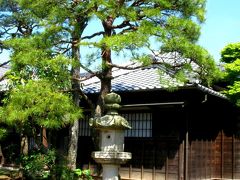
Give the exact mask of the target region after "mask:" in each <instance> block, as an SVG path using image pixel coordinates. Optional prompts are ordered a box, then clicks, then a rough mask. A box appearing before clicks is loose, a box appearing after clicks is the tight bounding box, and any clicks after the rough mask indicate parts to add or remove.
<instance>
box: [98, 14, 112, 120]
mask: <svg viewBox="0 0 240 180" xmlns="http://www.w3.org/2000/svg"><path fill="white" fill-rule="evenodd" d="M113 21H114V19H113V18H112V17H111V16H108V17H107V19H106V20H105V21H103V22H102V25H103V27H104V31H105V33H104V36H111V35H112V25H113ZM111 63H112V59H111V49H110V48H109V47H105V46H103V47H102V76H101V89H100V95H99V98H98V102H97V106H96V110H95V113H96V116H98V117H100V116H101V115H102V114H103V113H104V106H103V105H104V96H105V95H106V94H108V93H110V91H111V80H112V68H111V67H110V66H109V64H111Z"/></svg>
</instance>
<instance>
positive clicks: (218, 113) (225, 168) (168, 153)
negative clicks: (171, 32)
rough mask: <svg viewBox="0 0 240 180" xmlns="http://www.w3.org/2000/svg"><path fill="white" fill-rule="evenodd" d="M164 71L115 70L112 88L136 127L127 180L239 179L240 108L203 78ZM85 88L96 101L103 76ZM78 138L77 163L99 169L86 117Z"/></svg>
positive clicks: (128, 137) (130, 138)
mask: <svg viewBox="0 0 240 180" xmlns="http://www.w3.org/2000/svg"><path fill="white" fill-rule="evenodd" d="M164 58H165V59H166V58H169V59H171V54H168V55H167V56H165V57H164ZM159 69H161V66H159V65H152V66H149V67H145V68H141V69H135V70H120V69H117V68H114V69H113V80H112V91H113V92H116V93H118V94H119V95H121V98H122V108H121V111H120V113H121V114H122V115H123V116H124V117H125V118H126V119H127V120H128V121H129V123H130V125H131V126H132V129H131V130H127V131H126V132H125V151H127V152H132V160H130V161H129V162H128V163H127V164H126V165H124V166H122V167H121V169H120V172H121V177H122V179H146V180H150V179H152V180H161V179H165V180H167V179H168V180H174V179H191V180H192V179H240V151H239V150H240V138H239V132H240V129H239V128H240V121H239V117H240V116H239V110H238V109H237V108H236V107H235V106H234V105H233V104H232V103H230V102H229V100H228V99H227V98H226V97H225V96H224V95H222V94H221V93H219V92H216V91H214V90H213V89H211V88H208V87H205V86H203V85H201V84H200V83H199V81H197V80H194V79H192V80H190V81H189V83H187V84H183V83H181V82H178V81H177V80H176V79H173V78H171V76H169V75H168V74H166V73H162V71H161V72H159ZM189 77H190V76H189ZM170 85H171V87H178V88H177V89H172V88H171V89H169V86H170ZM83 89H84V91H85V93H86V94H87V95H88V96H89V98H90V99H91V100H92V101H93V102H96V99H97V96H98V92H99V89H100V81H99V79H97V78H96V77H95V78H91V79H89V80H87V81H85V82H84V84H83ZM84 106H85V107H86V108H85V109H87V105H84ZM86 113H87V110H86ZM79 142H80V144H79V153H78V154H79V157H78V162H80V163H81V164H82V165H83V166H84V167H88V166H90V168H92V167H94V166H95V165H94V162H93V161H92V159H91V152H92V151H93V149H94V145H93V141H92V137H91V133H90V128H89V125H88V116H87V115H86V118H85V120H82V121H80V135H79Z"/></svg>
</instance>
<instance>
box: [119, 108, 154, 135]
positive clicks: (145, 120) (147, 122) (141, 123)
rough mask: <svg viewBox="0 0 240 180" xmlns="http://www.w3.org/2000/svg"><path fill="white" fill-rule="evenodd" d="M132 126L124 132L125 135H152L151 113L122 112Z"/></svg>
mask: <svg viewBox="0 0 240 180" xmlns="http://www.w3.org/2000/svg"><path fill="white" fill-rule="evenodd" d="M122 116H123V117H124V118H126V119H127V120H128V122H129V124H130V126H131V127H132V129H128V130H126V132H125V137H152V114H151V113H129V114H122Z"/></svg>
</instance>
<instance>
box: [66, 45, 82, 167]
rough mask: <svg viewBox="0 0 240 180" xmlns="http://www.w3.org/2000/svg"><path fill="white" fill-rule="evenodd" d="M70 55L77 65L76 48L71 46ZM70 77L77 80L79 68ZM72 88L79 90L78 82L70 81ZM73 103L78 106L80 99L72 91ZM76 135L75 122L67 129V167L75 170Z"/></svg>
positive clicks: (77, 51) (74, 69)
mask: <svg viewBox="0 0 240 180" xmlns="http://www.w3.org/2000/svg"><path fill="white" fill-rule="evenodd" d="M72 51H73V52H72V53H73V57H74V60H75V61H76V62H77V63H78V64H79V59H80V52H79V51H80V50H79V48H78V47H75V46H74V45H73V48H72ZM72 76H73V77H76V78H79V76H80V66H77V67H74V68H73V69H72ZM72 88H73V89H79V88H80V85H79V82H78V81H75V80H73V81H72ZM72 96H73V102H74V103H75V104H76V105H77V106H79V102H80V97H79V94H78V93H77V91H74V92H73V94H72ZM78 134H79V121H78V120H76V121H75V122H74V124H73V125H71V127H70V129H69V147H68V166H69V167H70V168H71V169H76V160H77V149H78Z"/></svg>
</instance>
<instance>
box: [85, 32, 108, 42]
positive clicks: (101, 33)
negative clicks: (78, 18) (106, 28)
mask: <svg viewBox="0 0 240 180" xmlns="http://www.w3.org/2000/svg"><path fill="white" fill-rule="evenodd" d="M103 34H104V32H103V31H100V32H97V33H94V34H92V35H90V36H84V37H82V38H81V40H84V39H91V38H93V37H95V36H100V35H103Z"/></svg>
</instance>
